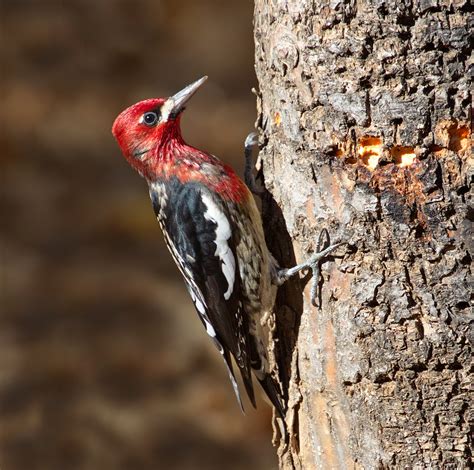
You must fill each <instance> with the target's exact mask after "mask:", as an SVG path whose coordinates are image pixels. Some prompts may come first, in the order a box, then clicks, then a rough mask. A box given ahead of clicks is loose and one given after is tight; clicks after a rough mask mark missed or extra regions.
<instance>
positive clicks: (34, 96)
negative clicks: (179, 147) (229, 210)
mask: <svg viewBox="0 0 474 470" xmlns="http://www.w3.org/2000/svg"><path fill="white" fill-rule="evenodd" d="M1 10H2V11H1V20H2V27H1V35H2V40H1V44H0V48H1V52H2V59H1V60H2V87H1V93H2V105H1V109H0V113H1V117H2V130H1V136H0V138H1V144H2V145H1V146H2V152H1V156H0V159H1V160H0V161H1V166H2V169H1V174H2V180H1V188H2V197H1V200H0V204H1V210H2V214H3V216H2V224H1V227H2V228H1V235H0V237H1V238H0V242H1V305H0V306H1V313H0V468H1V469H2V470H17V469H18V470H19V469H29V470H34V469H48V470H55V469H68V470H71V469H132V470H133V469H178V470H180V469H223V468H225V469H243V468H245V469H248V470H251V469H271V468H276V466H277V464H276V457H275V455H274V454H275V452H274V450H273V449H272V447H271V443H270V441H271V429H270V417H271V412H270V409H269V408H268V406H267V405H266V404H264V403H263V402H262V400H260V406H259V410H258V411H253V410H252V409H251V407H249V406H247V416H243V415H242V414H241V413H240V410H239V408H238V406H237V403H236V401H235V398H234V395H233V392H232V389H231V386H230V384H229V381H228V378H227V373H226V371H225V368H224V365H223V363H222V361H221V358H220V357H219V355H218V354H217V352H216V351H215V349H214V346H213V345H212V344H211V342H210V341H209V340H208V338H207V335H206V333H205V331H204V328H203V327H202V324H201V323H200V321H199V320H198V318H197V315H196V313H195V311H194V308H193V306H192V303H191V301H190V299H189V298H188V294H187V292H186V290H185V288H184V285H183V283H182V281H181V279H180V275H179V273H178V270H177V268H176V267H175V266H174V263H173V262H172V260H171V257H170V256H169V254H168V253H167V251H166V248H165V247H164V244H163V241H162V236H161V233H160V230H159V227H158V225H157V223H156V221H155V217H154V215H153V212H152V209H151V204H150V202H149V199H148V191H147V187H146V183H145V182H144V181H143V180H142V179H141V178H140V177H139V175H138V174H136V173H135V172H134V171H133V170H132V169H131V168H129V167H128V165H127V164H126V162H125V160H124V159H123V158H122V156H121V154H120V152H119V149H118V147H117V145H116V143H115V141H114V140H113V138H112V135H111V133H110V128H111V125H112V122H113V120H114V118H115V117H116V115H117V114H118V113H119V112H120V111H122V110H123V109H124V108H125V107H127V106H129V105H131V104H133V103H134V102H136V101H138V100H141V99H144V98H149V97H157V96H169V95H170V94H172V93H174V92H176V91H178V90H179V89H181V88H182V87H183V86H184V85H186V84H188V83H190V82H191V81H193V80H195V79H197V78H199V77H201V76H202V75H204V74H207V75H209V80H208V82H207V83H206V85H205V86H204V87H203V88H202V89H201V90H200V92H199V93H198V94H197V95H196V96H195V98H193V100H192V102H191V103H190V105H189V107H188V110H187V112H186V115H185V118H184V119H183V128H184V135H185V138H186V139H187V140H188V141H189V142H190V143H192V144H194V145H196V146H198V147H200V148H203V149H205V150H208V151H209V152H211V153H214V154H216V155H219V156H220V157H221V158H222V159H224V160H226V161H227V162H230V163H231V164H233V165H234V166H235V167H236V168H237V169H238V170H239V172H240V173H241V170H242V167H243V165H242V143H243V140H244V138H245V136H246V135H247V133H248V132H249V131H250V130H251V129H252V128H253V122H254V119H255V99H254V96H253V95H252V94H251V92H250V89H251V88H252V86H255V76H254V71H253V39H252V14H253V2H252V1H250V0H245V1H243V0H226V1H218V0H214V1H211V0H182V1H179V2H178V1H173V0H107V1H96V0H74V1H65V0H63V1H60V0H55V1H51V0H50V1H48V0H44V1H34V0H29V1H27V0H10V1H8V0H3V1H2V3H1Z"/></svg>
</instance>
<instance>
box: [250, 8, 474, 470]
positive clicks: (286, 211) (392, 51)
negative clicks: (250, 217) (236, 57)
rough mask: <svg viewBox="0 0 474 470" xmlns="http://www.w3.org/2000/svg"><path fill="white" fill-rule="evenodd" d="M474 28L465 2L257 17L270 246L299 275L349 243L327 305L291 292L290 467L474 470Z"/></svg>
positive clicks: (329, 283)
mask: <svg viewBox="0 0 474 470" xmlns="http://www.w3.org/2000/svg"><path fill="white" fill-rule="evenodd" d="M470 21H471V22H472V16H470V12H469V3H468V2H467V1H465V0H451V1H447V0H417V1H413V2H412V1H409V0H406V1H401V2H400V1H395V0H385V1H383V0H362V1H360V0H358V1H356V0H346V1H337V0H335V1H322V0H272V1H270V0H256V2H255V43H256V71H257V77H258V81H259V92H258V100H257V104H258V113H259V117H258V121H257V124H258V127H259V128H260V130H261V134H262V136H263V137H262V149H261V152H260V160H261V164H262V171H263V175H264V183H265V187H266V188H267V190H268V193H267V194H266V195H265V196H264V197H263V204H262V205H263V212H264V217H265V226H266V227H267V228H268V227H270V228H271V230H268V233H267V238H268V243H269V246H270V248H271V250H272V251H273V253H274V255H275V257H276V258H277V259H278V260H279V262H280V263H281V264H282V265H283V266H291V265H292V264H293V262H294V261H295V260H294V259H293V253H294V256H295V257H296V260H297V261H302V260H303V259H305V258H306V257H308V255H309V254H310V253H311V252H312V251H313V250H314V249H315V247H316V244H317V239H318V235H319V232H320V230H321V229H323V228H326V229H327V230H328V231H329V233H330V235H331V238H332V240H333V241H335V240H337V239H341V240H344V241H347V242H348V244H347V245H346V246H345V247H341V248H339V249H338V250H337V252H336V254H335V255H334V256H333V257H332V258H329V259H328V260H327V262H325V263H324V264H323V266H322V281H321V283H320V287H321V295H320V307H319V308H315V307H312V306H311V304H310V302H309V286H306V288H305V289H304V294H303V295H302V294H301V292H302V290H301V287H302V286H304V283H303V282H302V286H301V287H299V286H298V281H295V282H290V283H289V284H288V286H285V287H284V288H282V289H281V290H280V292H279V295H278V299H277V303H278V305H277V327H278V335H279V337H280V339H279V348H280V354H281V362H282V363H283V365H280V369H282V370H281V375H282V381H283V383H284V384H285V386H286V387H287V389H288V395H289V411H288V414H287V419H286V420H287V424H288V428H289V432H290V444H289V445H288V446H285V445H284V444H283V443H282V442H280V447H279V457H280V466H281V468H282V469H313V468H315V469H316V468H322V469H332V468H340V469H346V468H366V469H370V468H443V469H446V468H467V467H468V466H469V465H470V462H471V460H470V459H471V447H470V439H471V435H470V426H472V407H471V406H470V403H471V402H472V400H473V395H472V392H471V391H470V390H469V386H470V385H472V376H470V374H471V373H472V369H471V361H472V357H471V343H470V341H469V340H470V333H472V331H470V324H471V323H472V315H471V310H470V289H469V282H470V277H469V276H470V266H471V256H470V254H469V252H470V249H472V225H470V224H471V222H472V218H473V210H472V208H471V209H469V208H468V202H469V197H470V194H469V182H470V178H472V167H473V166H472V156H471V151H470V141H469V137H470V109H471V96H470V92H469V78H468V72H469V70H468V69H469V67H471V70H472V62H469V61H470V59H469V54H470V46H469V29H472V24H471V25H470V24H469V22H470ZM469 245H470V246H469ZM285 377H287V378H285Z"/></svg>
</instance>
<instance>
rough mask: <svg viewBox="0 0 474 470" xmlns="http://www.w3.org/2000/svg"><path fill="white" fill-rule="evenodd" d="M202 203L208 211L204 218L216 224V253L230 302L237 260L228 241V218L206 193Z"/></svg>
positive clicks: (203, 195)
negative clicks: (220, 263)
mask: <svg viewBox="0 0 474 470" xmlns="http://www.w3.org/2000/svg"><path fill="white" fill-rule="evenodd" d="M201 197H202V202H203V203H204V204H205V206H206V208H207V210H206V212H205V213H204V218H205V219H206V220H210V221H212V222H214V223H215V224H216V239H215V244H216V252H215V253H214V254H215V255H216V256H218V257H219V258H220V260H221V262H222V272H223V274H224V276H225V278H226V281H227V285H228V288H227V290H226V291H225V293H224V299H226V300H229V298H230V296H231V295H232V291H233V290H234V281H235V258H234V253H232V250H231V249H230V247H229V244H228V242H227V241H228V240H229V238H230V237H231V235H232V233H231V230H230V224H229V221H228V220H227V217H226V216H225V214H224V213H223V212H222V210H221V209H219V207H218V206H217V204H216V203H215V202H214V201H213V200H212V199H211V198H210V197H209V196H208V195H207V194H205V193H203V194H201Z"/></svg>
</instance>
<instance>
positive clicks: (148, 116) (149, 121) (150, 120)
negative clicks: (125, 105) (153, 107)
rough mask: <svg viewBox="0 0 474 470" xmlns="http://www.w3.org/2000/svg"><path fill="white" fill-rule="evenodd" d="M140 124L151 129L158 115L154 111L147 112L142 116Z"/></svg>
mask: <svg viewBox="0 0 474 470" xmlns="http://www.w3.org/2000/svg"><path fill="white" fill-rule="evenodd" d="M142 122H143V124H145V125H147V126H150V127H152V126H154V125H155V124H156V123H157V122H158V114H156V113H155V112H154V111H149V112H148V113H145V114H144V115H143V116H142Z"/></svg>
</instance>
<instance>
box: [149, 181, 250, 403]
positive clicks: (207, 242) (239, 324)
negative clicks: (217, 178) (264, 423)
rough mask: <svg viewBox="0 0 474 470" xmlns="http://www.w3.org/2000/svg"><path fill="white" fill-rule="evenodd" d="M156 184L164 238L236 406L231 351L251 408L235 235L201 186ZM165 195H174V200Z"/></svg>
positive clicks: (218, 205) (154, 194) (222, 209)
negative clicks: (224, 372) (219, 356)
mask: <svg viewBox="0 0 474 470" xmlns="http://www.w3.org/2000/svg"><path fill="white" fill-rule="evenodd" d="M160 184H161V185H164V186H158V185H157V184H155V185H152V186H151V188H150V196H151V198H152V202H153V207H154V209H155V213H156V214H157V216H158V220H159V221H160V224H161V225H162V228H163V232H164V235H165V241H166V243H167V245H168V248H169V250H170V252H171V254H172V255H173V258H174V259H175V262H176V264H177V265H178V267H179V269H180V271H181V273H182V274H183V277H184V279H185V281H186V286H187V288H188V291H189V293H190V295H191V298H192V300H193V302H194V305H195V307H196V310H197V312H198V314H199V316H200V318H201V320H202V322H203V324H204V326H205V328H206V331H207V333H208V334H209V336H211V337H212V338H213V340H214V342H215V344H216V346H217V348H218V350H219V351H220V353H221V354H222V356H223V358H224V360H225V363H226V365H227V369H228V372H229V376H230V379H231V382H232V385H233V387H234V391H235V393H236V396H237V399H238V401H239V404H240V406H241V407H242V402H241V399H240V395H239V391H238V386H237V382H236V380H235V376H234V373H233V369H232V361H231V357H230V354H231V355H232V357H233V358H234V359H235V362H236V364H237V365H238V367H239V370H240V372H241V375H242V379H243V382H244V385H245V388H246V390H247V393H248V395H249V398H250V400H251V401H252V404H253V405H254V406H255V398H254V392H253V385H252V377H251V372H250V370H251V369H250V351H251V348H250V338H249V328H248V323H247V321H248V320H247V316H246V314H245V312H244V308H243V304H242V299H241V288H240V276H239V266H238V258H237V255H236V246H235V245H236V243H235V234H234V233H233V227H232V225H231V222H230V219H229V217H228V215H227V213H226V206H225V204H223V203H222V201H220V200H218V199H216V196H215V195H213V194H211V193H210V192H209V191H208V190H207V189H206V188H205V187H204V186H202V185H199V184H195V183H191V184H185V185H182V184H181V183H178V182H177V181H172V180H171V181H167V182H163V183H160ZM169 194H173V198H172V201H171V198H169V196H168V195H169ZM171 204H172V205H171ZM229 353H230V354H229Z"/></svg>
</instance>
